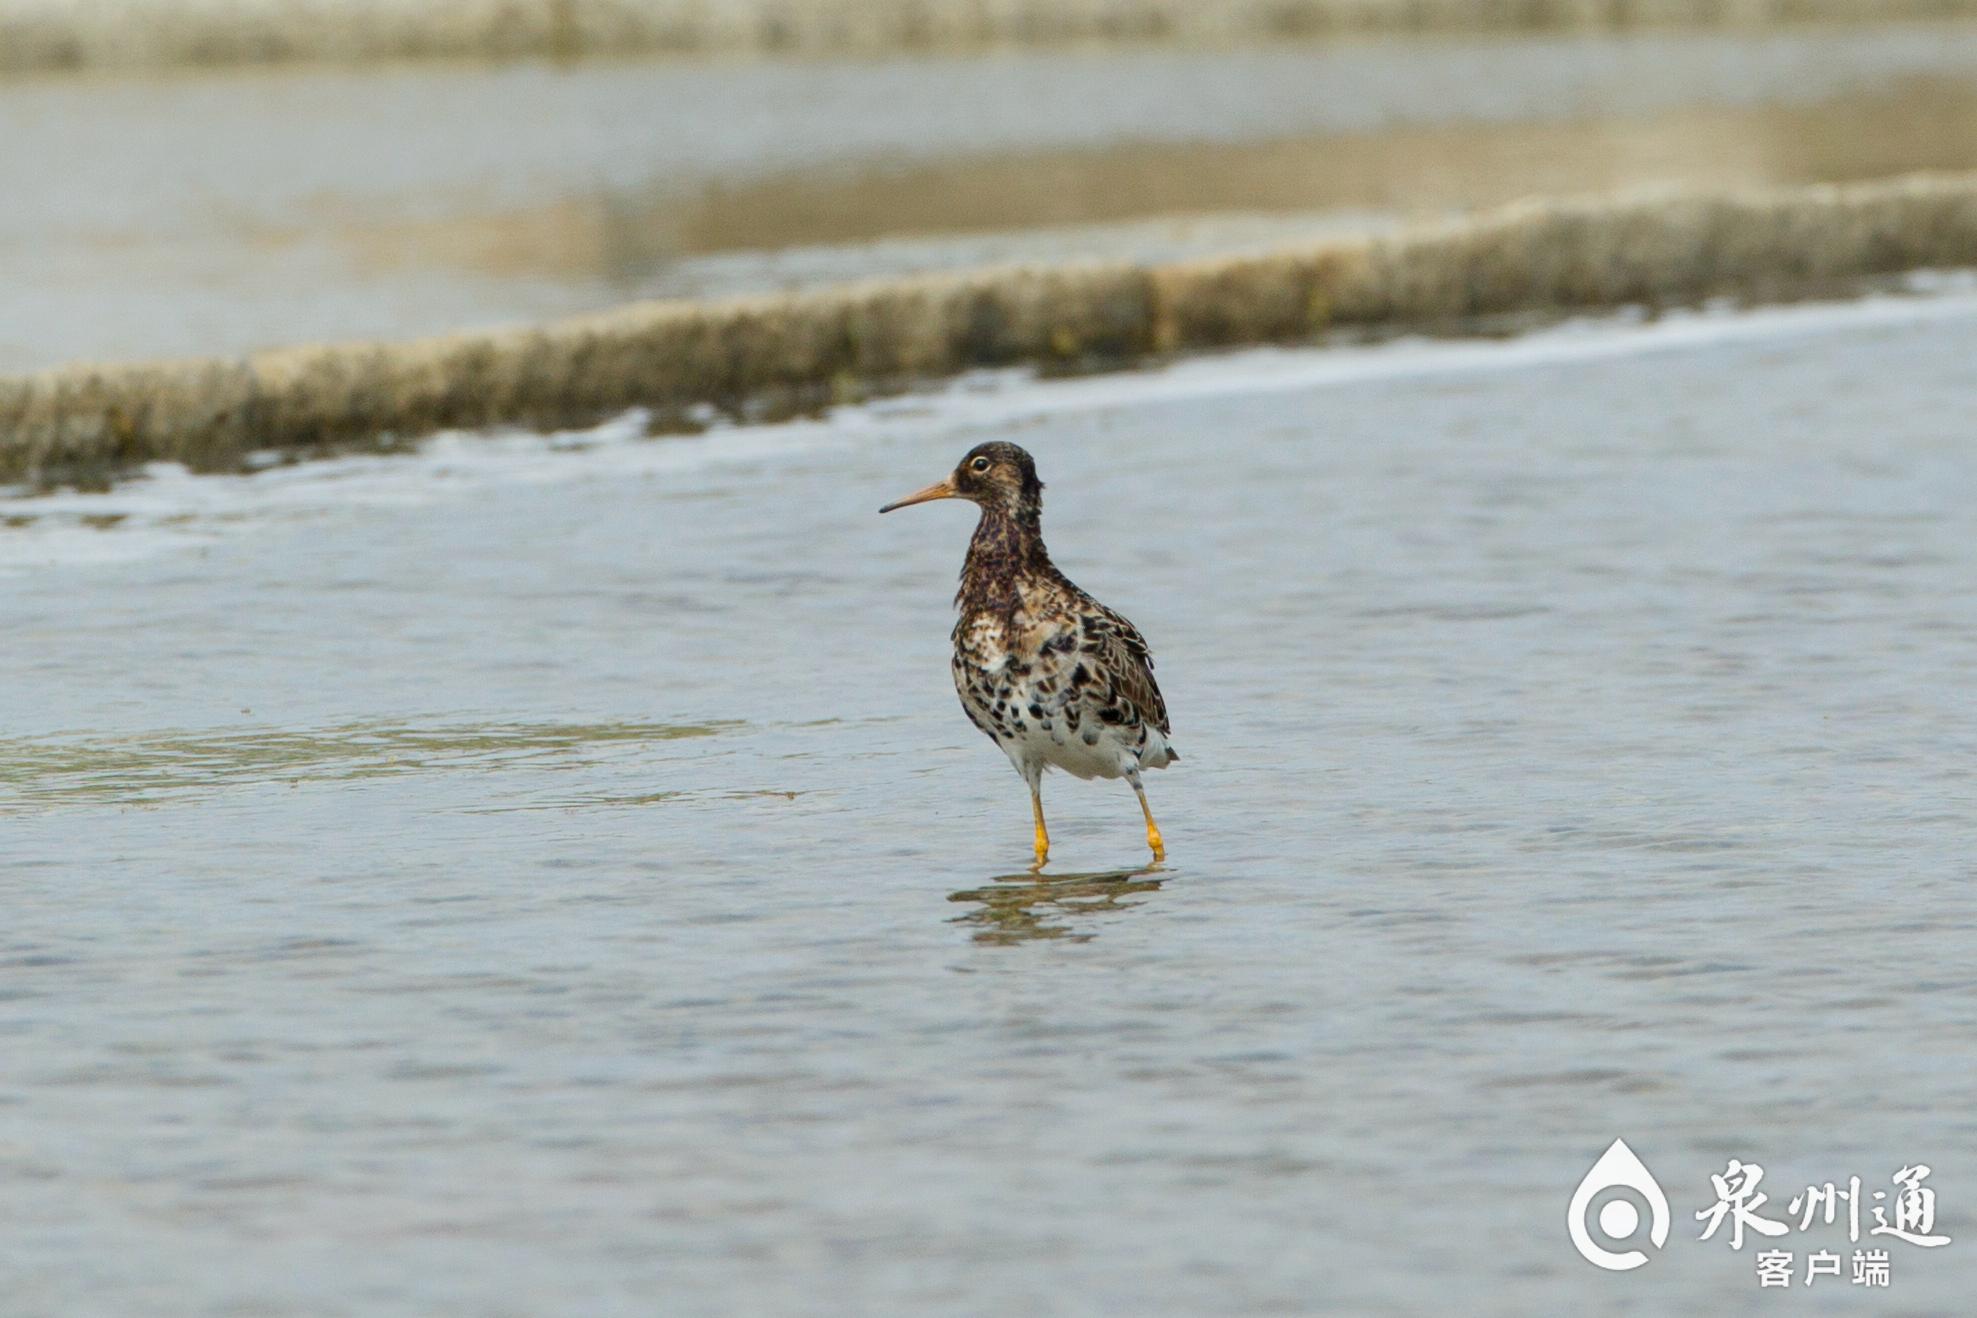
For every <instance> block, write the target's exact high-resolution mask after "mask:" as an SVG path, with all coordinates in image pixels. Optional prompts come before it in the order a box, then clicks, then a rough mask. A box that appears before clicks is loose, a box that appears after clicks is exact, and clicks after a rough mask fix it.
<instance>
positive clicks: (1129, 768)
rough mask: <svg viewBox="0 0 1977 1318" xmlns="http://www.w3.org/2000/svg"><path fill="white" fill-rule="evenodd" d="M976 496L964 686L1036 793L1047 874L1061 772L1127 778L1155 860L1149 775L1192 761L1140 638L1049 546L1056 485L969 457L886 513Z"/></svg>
mask: <svg viewBox="0 0 1977 1318" xmlns="http://www.w3.org/2000/svg"><path fill="white" fill-rule="evenodd" d="M933 499H967V500H970V501H972V502H973V503H975V504H976V505H977V506H979V507H980V508H981V510H982V512H981V520H980V521H979V522H978V523H976V525H975V536H974V539H973V540H971V541H969V543H968V558H967V561H966V562H965V563H964V564H963V565H962V568H961V589H960V591H959V592H958V593H956V595H955V597H954V603H955V606H956V607H957V608H958V609H959V610H960V611H961V617H960V619H959V620H958V621H957V622H956V623H955V624H954V664H953V668H954V689H955V690H956V691H957V692H958V693H959V694H960V696H961V708H962V709H964V710H966V711H967V713H968V717H969V718H970V719H971V720H973V721H974V724H975V726H976V727H978V728H980V729H981V730H982V731H983V732H985V733H987V734H988V735H989V736H990V737H992V738H994V739H995V744H996V745H998V746H1000V747H1002V750H1003V753H1004V754H1005V755H1007V756H1008V757H1009V762H1010V763H1011V764H1013V765H1015V766H1016V772H1018V773H1020V774H1022V775H1023V781H1024V782H1026V783H1028V784H1029V787H1030V809H1031V812H1032V813H1033V814H1034V816H1035V818H1036V854H1037V864H1038V865H1039V866H1041V865H1042V864H1043V863H1044V861H1045V860H1046V859H1048V857H1049V855H1050V834H1049V833H1048V832H1047V831H1046V830H1045V828H1044V823H1043V794H1042V791H1041V788H1040V784H1041V781H1042V778H1043V771H1044V770H1045V769H1047V768H1055V769H1062V770H1064V771H1065V772H1066V773H1070V774H1074V775H1076V776H1077V777H1079V778H1124V779H1125V780H1126V781H1127V782H1129V783H1131V784H1132V785H1133V792H1134V793H1135V794H1136V795H1137V796H1138V797H1139V801H1140V812H1141V813H1142V814H1143V815H1145V816H1146V844H1147V845H1148V846H1149V847H1151V848H1153V858H1154V859H1155V860H1164V859H1166V855H1167V849H1166V846H1165V845H1164V843H1163V842H1162V841H1161V837H1160V827H1159V825H1157V824H1155V823H1154V822H1153V810H1152V808H1151V807H1149V806H1148V805H1147V803H1146V788H1145V787H1144V786H1143V785H1142V784H1141V782H1140V770H1142V769H1164V768H1165V767H1167V765H1169V764H1171V763H1173V762H1174V761H1175V760H1178V759H1180V758H1181V757H1180V754H1179V753H1178V752H1176V751H1175V750H1174V748H1173V747H1172V746H1171V745H1169V744H1168V741H1167V737H1168V731H1169V729H1168V725H1167V703H1166V701H1164V700H1162V699H1161V698H1160V688H1159V686H1158V685H1156V684H1155V683H1154V680H1153V655H1152V654H1151V653H1150V652H1149V651H1148V650H1147V647H1146V640H1145V638H1143V637H1142V636H1141V635H1140V634H1139V629H1138V628H1136V627H1134V626H1133V624H1132V623H1130V622H1127V621H1126V619H1125V618H1123V617H1121V616H1120V615H1119V614H1117V613H1114V612H1113V611H1112V610H1111V609H1108V608H1106V607H1105V606H1104V605H1103V604H1100V603H1099V602H1098V601H1097V600H1095V599H1093V598H1092V597H1091V596H1089V595H1087V594H1085V592H1083V591H1082V590H1079V589H1078V588H1077V587H1076V586H1074V585H1072V584H1071V581H1070V579H1069V578H1068V577H1066V576H1065V575H1064V574H1063V573H1062V572H1059V571H1058V570H1057V568H1056V565H1054V564H1053V563H1052V562H1051V561H1050V554H1049V552H1048V551H1047V550H1045V548H1044V546H1043V482H1042V481H1040V480H1038V479H1037V467H1036V463H1035V462H1034V461H1032V460H1031V458H1030V455H1029V454H1028V453H1026V452H1024V451H1023V450H1022V449H1021V448H1019V447H1017V446H1016V445H1014V444H1007V443H1000V442H997V443H991V444H982V445H979V446H977V447H975V448H973V449H970V450H969V451H968V455H967V456H966V457H964V458H962V459H961V465H960V466H958V467H956V468H955V469H954V471H953V474H951V475H949V476H948V477H947V478H946V479H945V480H942V481H939V482H936V483H935V484H933V485H929V486H928V487H927V488H926V489H924V490H921V491H920V492H919V493H917V494H909V495H907V496H906V497H905V498H904V499H901V500H899V501H898V502H897V503H889V504H887V505H886V506H885V507H883V508H881V509H879V511H880V512H882V513H889V512H891V511H892V510H893V509H895V508H904V507H907V506H908V505H910V504H916V503H926V502H928V501H930V500H933Z"/></svg>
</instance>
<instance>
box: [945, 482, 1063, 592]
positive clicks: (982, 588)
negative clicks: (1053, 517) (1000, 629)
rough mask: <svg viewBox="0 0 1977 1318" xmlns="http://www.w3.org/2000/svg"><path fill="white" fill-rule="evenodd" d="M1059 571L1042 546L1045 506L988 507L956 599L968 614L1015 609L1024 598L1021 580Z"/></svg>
mask: <svg viewBox="0 0 1977 1318" xmlns="http://www.w3.org/2000/svg"><path fill="white" fill-rule="evenodd" d="M1056 571H1057V569H1056V568H1055V567H1054V566H1053V565H1052V564H1051V561H1050V553H1049V551H1048V550H1046V549H1045V548H1044V547H1043V513H1042V511H1041V510H1039V509H1037V508H1020V509H1016V510H1014V511H1012V510H1010V509H1006V508H994V507H985V508H983V509H982V520H981V521H979V522H977V523H976V524H975V534H974V537H973V538H972V539H971V540H969V541H968V558H967V561H966V562H965V563H963V564H962V565H961V590H960V592H959V593H958V594H957V595H956V596H955V600H954V602H955V603H956V604H957V605H959V606H960V607H961V609H962V610H963V611H964V612H970V613H977V612H980V613H991V612H992V613H1014V612H1015V610H1016V608H1017V606H1018V605H1019V604H1020V603H1021V602H1022V586H1021V583H1022V581H1023V579H1024V578H1025V577H1043V576H1051V575H1053V574H1055V572H1056Z"/></svg>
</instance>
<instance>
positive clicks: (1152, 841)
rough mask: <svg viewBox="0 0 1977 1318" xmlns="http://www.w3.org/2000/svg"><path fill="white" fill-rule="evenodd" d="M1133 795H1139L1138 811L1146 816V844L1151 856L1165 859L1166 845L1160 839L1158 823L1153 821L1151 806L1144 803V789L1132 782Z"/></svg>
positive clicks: (1156, 858)
mask: <svg viewBox="0 0 1977 1318" xmlns="http://www.w3.org/2000/svg"><path fill="white" fill-rule="evenodd" d="M1133 795H1135V796H1137V797H1139V799H1140V813H1141V814H1143V815H1145V816H1146V844H1147V845H1148V846H1149V847H1152V848H1153V858H1154V859H1155V860H1165V859H1167V846H1166V844H1165V843H1164V842H1162V841H1161V840H1160V825H1158V824H1156V823H1154V822H1153V807H1152V806H1150V805H1148V804H1147V803H1146V789H1145V788H1144V787H1141V786H1140V785H1139V784H1138V783H1134V784H1133Z"/></svg>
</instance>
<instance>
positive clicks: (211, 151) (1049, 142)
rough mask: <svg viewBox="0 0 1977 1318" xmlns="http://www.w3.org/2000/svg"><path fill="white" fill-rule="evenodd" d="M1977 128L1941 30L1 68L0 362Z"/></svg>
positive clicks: (1369, 205) (1429, 206)
mask: <svg viewBox="0 0 1977 1318" xmlns="http://www.w3.org/2000/svg"><path fill="white" fill-rule="evenodd" d="M1973 124H1977V25H1973V24H1968V23H1966V24H1958V25H1944V26H1928V25H1897V26H1890V27H1886V28H1861V27H1842V28H1828V29H1819V28H1808V29H1797V30H1791V31H1784V32H1767V33H1760V34H1749V33H1745V34H1738V33H1731V32H1708V33H1640V34H1630V35H1629V34H1623V35H1602V36H1581V37H1552V38H1529V39H1516V40H1505V39H1478V38H1462V39H1448V40H1390V41H1364V42H1359V41H1353V42H1337V43H1324V44H1314V45H1311V46H1303V47H1300V46H1289V47H1273V48H1269V49H1235V50H1226V51H1175V50H1161V49H1146V48H1140V49H1126V50H1110V51H1107V50H1076V51H1054V52H1036V51H1032V52H1008V53H1002V54H996V55H989V56H980V57H971V58H938V59H924V60H891V61H855V60H844V61H797V62H766V61H765V62H748V63H727V62H715V63H712V64H694V63H667V62H650V63H631V64H622V65H611V64H601V63H587V64H583V65H579V66H577V67H575V68H573V69H568V70H559V69H553V68H546V67H541V66H535V65H518V66H508V67H444V66H441V67H435V66H432V65H420V66H392V67H385V68H381V69H373V70H351V69H289V70H280V71H269V72H257V73H241V72H239V71H232V72H226V73H208V74H200V75H186V76H175V77H168V78H129V79H122V78H119V79H104V78H75V79H59V78H51V79H29V80H20V81H9V80H0V371H20V370H29V369H35V368H39V367H43V366H48V365H53V364H56V363H59V362H64V361H72V360H77V359H117V358H127V357H149V356H184V355H211V354H216V353H222V354H223V353H234V352H242V351H248V350H251V349H254V348H261V347H267V346H271V345H274V344H279V343H293V342H298V341H312V340H319V339H330V338H377V337H387V336H395V337H396V336H406V335H411V334H421V333H438V332H444V331H449V330H454V329H459V328H463V327H467V326H474V325H486V324H490V323H510V322H514V321H518V320H534V319H540V318H542V317H546V316H552V315H557V314H563V313H569V312H574V311H579V310H588V309H593V308H596V307H600V306H606V305H611V304H615V303H618V302H622V301H625V300H627V299H629V298H633V297H647V296H702V295H709V294H721V293H735V292H759V291H761V290H764V289H775V288H782V287H790V286H799V285H812V284H817V283H820V282H829V281H838V280H844V279H850V278H864V277H872V276H881V275H890V274H899V273H904V272H909V271H918V270H927V269H937V268H945V269H951V268H956V267H966V266H973V265H980V264H983V263H990V262H997V261H1009V260H1036V259H1063V258H1065V257H1067V256H1083V257H1108V258H1111V259H1122V258H1136V259H1162V258H1170V257H1175V256H1183V255H1193V254H1199V253H1202V252H1208V251H1225V250H1229V249H1232V248H1244V247H1253V246H1257V245H1261V244H1270V243H1281V242H1285V241H1296V240H1303V239H1309V238H1310V237H1312V236H1314V235H1317V234H1325V233H1332V232H1336V231H1337V230H1338V228H1339V227H1340V226H1341V225H1349V226H1351V227H1354V228H1366V227H1369V226H1372V225H1378V224H1391V223H1393V222H1395V220H1396V219H1398V218H1408V217H1416V216H1420V215H1424V214H1427V215H1432V214H1442V213H1446V212H1447V211H1450V210H1459V209H1463V208H1467V207H1474V206H1487V205H1494V204H1497V203H1500V202H1502V201H1504V200H1506V199H1509V198H1514V197H1518V196H1522V195H1528V194H1537V193H1554V192H1561V191H1602V190H1607V189H1615V188H1632V187H1642V186H1673V185H1682V186H1699V187H1724V186H1753V185H1758V184H1764V183H1794V182H1803V181H1808V180H1834V179H1845V178H1857V177H1862V176H1868V175H1881V174H1892V173H1896V172H1899V171H1903V170H1913V169H1923V168H1938V169H1968V168H1973V167H1977V130H1974V129H1973ZM1034 226H1047V228H1045V230H1044V231H1043V232H1033V231H1029V230H1031V229H1032V228H1033V227H1034ZM1012 230H1023V232H1016V233H1012V232H1010V231H1012ZM875 240H876V241H875ZM901 240H906V241H901Z"/></svg>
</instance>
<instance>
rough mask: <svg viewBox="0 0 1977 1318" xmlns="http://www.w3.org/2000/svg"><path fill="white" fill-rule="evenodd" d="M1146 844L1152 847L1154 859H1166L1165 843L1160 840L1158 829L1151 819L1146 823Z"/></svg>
mask: <svg viewBox="0 0 1977 1318" xmlns="http://www.w3.org/2000/svg"><path fill="white" fill-rule="evenodd" d="M1146 845H1147V846H1148V847H1150V848H1152V849H1153V858H1154V860H1156V861H1162V860H1165V859H1167V844H1166V843H1165V842H1164V841H1162V840H1161V837H1160V830H1159V828H1157V827H1156V826H1155V825H1154V824H1153V822H1152V821H1151V820H1149V821H1148V822H1147V825H1146Z"/></svg>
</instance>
